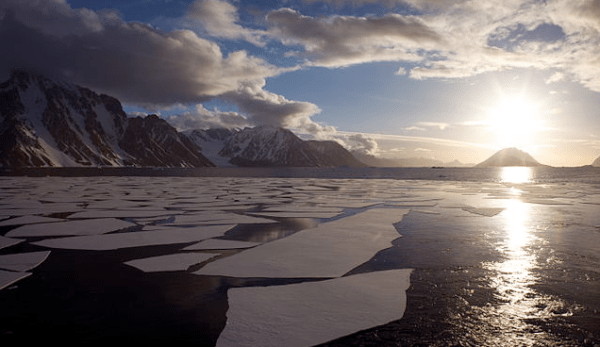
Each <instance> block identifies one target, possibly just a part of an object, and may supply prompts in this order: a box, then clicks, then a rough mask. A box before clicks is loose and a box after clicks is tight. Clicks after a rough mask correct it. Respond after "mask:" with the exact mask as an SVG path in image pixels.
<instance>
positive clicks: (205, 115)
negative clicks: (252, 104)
mask: <svg viewBox="0 0 600 347" xmlns="http://www.w3.org/2000/svg"><path fill="white" fill-rule="evenodd" d="M167 121H168V122H169V123H171V125H173V126H174V127H175V128H177V130H179V131H185V130H190V129H210V128H227V129H231V128H245V127H247V126H250V125H251V124H250V122H249V120H248V118H246V117H244V116H243V115H241V114H239V113H237V112H222V111H219V110H217V109H215V110H213V111H210V110H207V109H206V108H205V107H204V106H203V105H202V104H198V105H196V107H195V110H194V111H193V112H186V113H184V114H182V115H173V116H169V117H167Z"/></svg>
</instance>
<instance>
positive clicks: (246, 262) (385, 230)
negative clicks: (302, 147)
mask: <svg viewBox="0 0 600 347" xmlns="http://www.w3.org/2000/svg"><path fill="white" fill-rule="evenodd" d="M408 212H409V210H399V209H372V210H368V211H365V212H362V213H359V214H356V215H353V216H350V217H346V218H342V219H339V220H336V221H333V222H329V223H323V224H320V225H318V226H317V227H316V228H312V229H306V230H302V231H299V232H297V233H295V234H293V235H290V236H288V237H285V238H283V239H279V240H276V241H273V242H270V243H266V244H263V245H261V246H258V247H255V248H251V249H248V250H245V251H243V252H241V253H238V254H235V255H232V256H230V257H227V258H223V259H219V260H216V261H214V262H212V263H209V264H207V265H206V266H205V267H204V268H202V269H200V270H199V271H197V272H194V274H198V275H217V276H231V277H282V278H291V277H340V276H343V275H344V274H345V273H347V272H348V271H350V270H352V269H353V268H355V267H356V266H358V265H360V264H362V263H364V262H366V261H368V260H369V259H370V258H371V257H373V256H374V255H375V254H376V253H377V252H379V251H380V250H382V249H385V248H389V247H391V241H393V240H395V239H397V238H398V237H400V234H399V233H398V232H397V231H396V228H395V227H394V226H393V223H395V222H398V221H400V220H401V219H402V217H403V215H405V214H407V213H408Z"/></svg>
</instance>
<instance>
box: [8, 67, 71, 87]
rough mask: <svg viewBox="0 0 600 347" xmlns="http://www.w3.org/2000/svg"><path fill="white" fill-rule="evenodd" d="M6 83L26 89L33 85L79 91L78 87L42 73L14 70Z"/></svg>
mask: <svg viewBox="0 0 600 347" xmlns="http://www.w3.org/2000/svg"><path fill="white" fill-rule="evenodd" d="M5 83H8V84H12V85H15V86H17V87H18V88H19V89H26V88H28V87H29V86H31V85H33V84H37V85H38V86H40V87H43V88H51V87H60V88H64V89H68V90H77V89H78V88H80V87H78V86H76V85H74V84H71V83H68V82H65V81H63V80H61V79H57V78H51V77H48V76H46V75H44V74H42V73H39V72H35V71H28V70H22V69H14V70H11V72H10V78H9V79H8V81H6V82H5Z"/></svg>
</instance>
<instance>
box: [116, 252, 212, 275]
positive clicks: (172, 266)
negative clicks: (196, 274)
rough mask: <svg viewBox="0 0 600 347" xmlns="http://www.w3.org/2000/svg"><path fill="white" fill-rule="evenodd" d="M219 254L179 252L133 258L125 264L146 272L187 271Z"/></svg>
mask: <svg viewBox="0 0 600 347" xmlns="http://www.w3.org/2000/svg"><path fill="white" fill-rule="evenodd" d="M218 255H219V254H218V253H178V254H168V255H163V256H159V257H151V258H143V259H136V260H131V261H127V262H125V264H127V265H129V266H133V267H135V268H137V269H139V270H142V271H144V272H162V271H185V270H187V269H188V268H189V267H190V266H192V265H196V264H200V263H202V262H203V261H207V260H208V259H210V258H213V257H216V256H218Z"/></svg>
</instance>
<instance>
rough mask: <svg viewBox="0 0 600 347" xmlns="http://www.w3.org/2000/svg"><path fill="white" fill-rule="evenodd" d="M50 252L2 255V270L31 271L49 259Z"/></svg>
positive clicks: (0, 267) (0, 257) (0, 264)
mask: <svg viewBox="0 0 600 347" xmlns="http://www.w3.org/2000/svg"><path fill="white" fill-rule="evenodd" d="M49 255H50V251H42V252H29V253H16V254H5V255H0V269H4V270H10V271H20V272H24V271H29V270H31V269H33V268H35V267H36V266H38V265H40V264H41V263H42V262H43V261H44V260H46V259H47V258H48V256H49Z"/></svg>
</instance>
